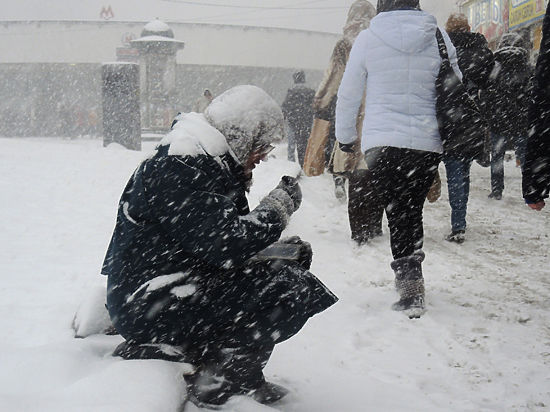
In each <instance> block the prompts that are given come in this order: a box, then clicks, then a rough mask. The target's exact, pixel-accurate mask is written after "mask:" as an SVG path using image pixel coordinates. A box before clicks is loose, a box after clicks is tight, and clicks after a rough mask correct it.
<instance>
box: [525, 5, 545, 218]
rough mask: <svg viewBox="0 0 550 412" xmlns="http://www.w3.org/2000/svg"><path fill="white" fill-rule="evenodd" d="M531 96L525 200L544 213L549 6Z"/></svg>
mask: <svg viewBox="0 0 550 412" xmlns="http://www.w3.org/2000/svg"><path fill="white" fill-rule="evenodd" d="M532 97H533V100H532V102H531V105H530V107H529V126H530V128H529V138H528V142H527V150H526V153H525V163H524V165H523V197H524V199H525V201H526V202H527V204H528V205H529V207H530V208H532V209H534V210H541V209H542V208H543V207H544V205H545V202H544V199H546V198H547V197H548V193H549V192H550V5H549V6H548V8H547V9H546V16H545V17H544V23H543V26H542V42H541V46H540V53H539V57H538V60H537V66H536V69H535V78H534V81H533V93H532Z"/></svg>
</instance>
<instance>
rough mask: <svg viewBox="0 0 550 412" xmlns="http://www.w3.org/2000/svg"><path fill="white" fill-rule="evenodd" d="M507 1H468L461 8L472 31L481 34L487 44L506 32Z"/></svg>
mask: <svg viewBox="0 0 550 412" xmlns="http://www.w3.org/2000/svg"><path fill="white" fill-rule="evenodd" d="M508 1H509V0H470V1H467V2H465V3H464V4H463V5H462V6H461V10H462V12H463V13H464V14H465V15H466V16H467V17H468V21H469V22H470V26H471V28H472V31H474V32H477V33H482V34H483V35H484V36H485V37H486V38H487V40H488V41H489V42H491V41H495V40H496V39H498V38H500V36H501V35H502V33H503V32H504V31H505V30H506V21H507V18H506V17H507V13H506V11H507V7H506V6H507V2H508Z"/></svg>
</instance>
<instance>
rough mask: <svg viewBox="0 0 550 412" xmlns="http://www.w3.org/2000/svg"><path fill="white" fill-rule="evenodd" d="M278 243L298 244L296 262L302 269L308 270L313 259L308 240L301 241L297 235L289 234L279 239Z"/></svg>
mask: <svg viewBox="0 0 550 412" xmlns="http://www.w3.org/2000/svg"><path fill="white" fill-rule="evenodd" d="M278 243H285V244H291V245H297V246H299V257H298V259H297V262H298V263H299V264H300V266H302V267H303V268H304V269H306V270H309V268H310V267H311V260H312V259H313V249H312V248H311V244H310V243H309V242H305V241H303V240H302V239H300V237H299V236H291V237H287V238H285V239H281V240H279V242H278Z"/></svg>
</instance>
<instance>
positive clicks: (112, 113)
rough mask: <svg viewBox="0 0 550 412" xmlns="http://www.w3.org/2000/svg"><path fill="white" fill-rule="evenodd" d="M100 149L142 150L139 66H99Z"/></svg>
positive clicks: (107, 64)
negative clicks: (101, 126) (101, 138)
mask: <svg viewBox="0 0 550 412" xmlns="http://www.w3.org/2000/svg"><path fill="white" fill-rule="evenodd" d="M101 77H102V96H103V146H107V145H108V144H110V143H119V144H121V145H123V146H124V147H126V148H128V149H130V150H141V115H140V107H139V65H138V64H134V63H104V64H103V65H102V76H101Z"/></svg>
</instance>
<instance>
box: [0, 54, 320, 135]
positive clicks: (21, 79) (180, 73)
mask: <svg viewBox="0 0 550 412" xmlns="http://www.w3.org/2000/svg"><path fill="white" fill-rule="evenodd" d="M294 71H295V68H266V67H251V66H216V65H178V66H177V72H176V85H177V87H176V89H177V96H176V105H175V107H174V110H175V111H182V112H188V111H191V110H192V107H193V104H194V102H195V101H196V99H197V98H198V97H199V96H200V95H201V94H202V91H203V89H204V88H210V89H211V90H212V92H213V93H214V95H218V94H220V93H222V92H223V91H225V90H227V89H229V88H230V87H232V86H236V85H239V84H253V85H256V86H259V87H261V88H263V89H264V90H266V92H267V93H269V94H270V95H271V96H272V97H273V98H274V99H275V100H276V101H277V102H278V103H282V101H283V99H284V97H285V95H286V92H287V89H288V88H289V87H290V86H291V85H292V73H293V72H294ZM322 74H323V72H322V71H320V70H306V76H307V80H308V81H307V83H308V85H310V86H311V87H313V88H314V89H315V88H316V87H317V85H318V83H319V82H320V80H321V78H322ZM0 118H1V119H2V121H1V122H0V136H7V137H12V136H61V137H77V136H80V135H91V136H101V135H102V104H101V64H99V63H81V64H75V63H7V64H0Z"/></svg>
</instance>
